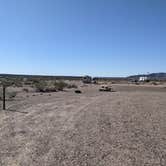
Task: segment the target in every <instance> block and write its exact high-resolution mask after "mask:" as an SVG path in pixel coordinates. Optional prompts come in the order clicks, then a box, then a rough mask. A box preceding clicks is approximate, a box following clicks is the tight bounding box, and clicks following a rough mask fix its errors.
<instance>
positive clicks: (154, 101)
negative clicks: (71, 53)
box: [0, 85, 166, 166]
mask: <svg viewBox="0 0 166 166" xmlns="http://www.w3.org/2000/svg"><path fill="white" fill-rule="evenodd" d="M98 88H99V87H98V86H97V85H96V86H95V85H89V86H88V87H82V89H81V90H82V92H83V93H82V94H75V93H74V90H73V89H71V90H68V91H65V92H55V93H45V94H40V93H25V92H24V93H19V95H18V97H17V98H16V99H15V100H14V101H9V102H7V107H8V110H7V111H2V110H1V111H0V166H166V88H164V87H160V86H159V87H158V86H157V87H155V86H132V85H114V89H115V91H116V92H99V91H98Z"/></svg>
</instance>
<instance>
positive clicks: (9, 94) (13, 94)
mask: <svg viewBox="0 0 166 166" xmlns="http://www.w3.org/2000/svg"><path fill="white" fill-rule="evenodd" d="M5 96H6V100H12V99H14V98H15V97H16V96H17V92H15V91H13V92H9V91H6V95H5ZM2 99H3V94H2V90H1V91H0V100H2Z"/></svg>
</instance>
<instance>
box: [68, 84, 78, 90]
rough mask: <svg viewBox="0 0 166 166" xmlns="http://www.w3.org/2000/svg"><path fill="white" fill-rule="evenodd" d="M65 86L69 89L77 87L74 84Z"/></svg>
mask: <svg viewBox="0 0 166 166" xmlns="http://www.w3.org/2000/svg"><path fill="white" fill-rule="evenodd" d="M67 88H69V89H71V88H74V89H77V88H78V87H77V85H75V84H69V85H68V86H67Z"/></svg>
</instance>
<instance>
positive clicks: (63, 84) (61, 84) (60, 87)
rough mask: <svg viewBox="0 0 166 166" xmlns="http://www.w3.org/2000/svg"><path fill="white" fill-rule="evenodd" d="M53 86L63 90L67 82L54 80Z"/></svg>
mask: <svg viewBox="0 0 166 166" xmlns="http://www.w3.org/2000/svg"><path fill="white" fill-rule="evenodd" d="M54 86H55V88H56V89H57V90H59V91H63V90H64V88H66V87H68V84H67V83H66V82H64V81H58V82H57V81H56V82H55V83H54Z"/></svg>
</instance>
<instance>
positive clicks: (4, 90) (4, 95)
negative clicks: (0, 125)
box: [3, 85, 6, 110]
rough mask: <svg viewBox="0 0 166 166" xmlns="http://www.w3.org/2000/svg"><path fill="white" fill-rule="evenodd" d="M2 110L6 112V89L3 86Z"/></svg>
mask: <svg viewBox="0 0 166 166" xmlns="http://www.w3.org/2000/svg"><path fill="white" fill-rule="evenodd" d="M3 110H6V87H5V85H3Z"/></svg>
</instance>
